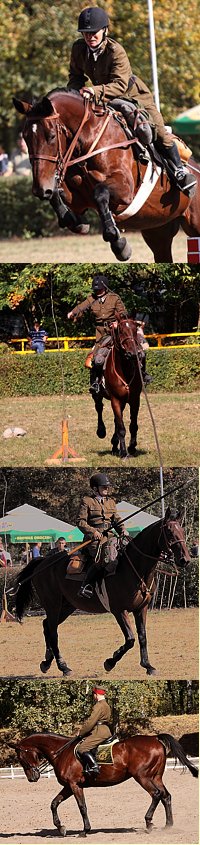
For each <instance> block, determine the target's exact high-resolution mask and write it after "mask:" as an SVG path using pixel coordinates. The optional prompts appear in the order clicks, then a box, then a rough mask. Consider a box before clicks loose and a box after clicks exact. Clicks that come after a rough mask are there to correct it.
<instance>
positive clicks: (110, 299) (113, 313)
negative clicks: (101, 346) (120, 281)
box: [71, 291, 127, 341]
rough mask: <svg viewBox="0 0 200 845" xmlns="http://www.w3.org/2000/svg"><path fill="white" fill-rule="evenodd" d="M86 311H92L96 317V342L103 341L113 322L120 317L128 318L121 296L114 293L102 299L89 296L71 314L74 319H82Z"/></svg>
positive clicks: (109, 293)
mask: <svg viewBox="0 0 200 845" xmlns="http://www.w3.org/2000/svg"><path fill="white" fill-rule="evenodd" d="M85 311H90V312H91V314H92V316H93V317H94V320H95V323H96V341H99V340H101V338H103V337H104V335H105V333H106V332H105V329H106V330H107V329H108V328H109V326H110V324H111V323H112V322H113V320H116V319H118V317H126V316H127V311H126V308H125V305H124V304H123V302H122V300H121V299H120V296H118V294H117V293H112V291H108V293H105V296H103V297H102V298H101V300H100V299H99V298H97V299H96V298H95V297H94V296H93V294H89V296H87V299H84V302H80V305H76V307H75V308H73V311H72V312H71V314H72V317H82V314H84V313H85Z"/></svg>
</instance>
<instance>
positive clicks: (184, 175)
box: [156, 142, 197, 194]
mask: <svg viewBox="0 0 200 845" xmlns="http://www.w3.org/2000/svg"><path fill="white" fill-rule="evenodd" d="M156 146H157V147H158V150H159V152H161V153H162V155H163V156H164V158H166V160H167V163H168V164H169V169H171V174H172V179H173V181H174V182H175V185H176V187H177V188H178V189H179V191H183V193H185V194H190V191H192V190H193V189H194V188H195V185H196V184H197V182H196V179H195V177H194V176H193V175H192V173H188V170H187V168H186V166H185V165H184V164H183V163H182V161H181V159H180V155H179V151H178V147H177V146H176V144H175V142H174V144H172V147H166V146H165V144H162V145H161V144H160V143H159V144H156Z"/></svg>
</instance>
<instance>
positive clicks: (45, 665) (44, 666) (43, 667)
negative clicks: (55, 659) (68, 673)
mask: <svg viewBox="0 0 200 845" xmlns="http://www.w3.org/2000/svg"><path fill="white" fill-rule="evenodd" d="M50 666H51V663H47V660H42V662H41V663H40V669H41V672H42V673H43V675H45V674H46V672H48V669H50Z"/></svg>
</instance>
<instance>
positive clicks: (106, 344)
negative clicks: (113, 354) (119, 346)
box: [93, 335, 112, 366]
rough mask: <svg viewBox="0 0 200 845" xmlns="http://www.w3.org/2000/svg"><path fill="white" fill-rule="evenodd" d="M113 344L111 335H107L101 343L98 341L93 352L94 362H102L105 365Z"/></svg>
mask: <svg viewBox="0 0 200 845" xmlns="http://www.w3.org/2000/svg"><path fill="white" fill-rule="evenodd" d="M111 346H112V338H111V335H107V336H106V337H105V338H104V340H103V341H101V343H96V345H95V347H94V352H93V362H94V364H101V366H103V365H104V363H105V361H106V358H107V357H108V352H109V349H111Z"/></svg>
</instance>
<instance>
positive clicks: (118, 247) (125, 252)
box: [111, 238, 132, 261]
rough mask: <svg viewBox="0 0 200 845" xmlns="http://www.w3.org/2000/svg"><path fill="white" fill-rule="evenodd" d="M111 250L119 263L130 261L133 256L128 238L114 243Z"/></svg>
mask: <svg viewBox="0 0 200 845" xmlns="http://www.w3.org/2000/svg"><path fill="white" fill-rule="evenodd" d="M111 249H112V251H113V252H114V255H115V256H116V258H118V261H128V260H129V258H130V257H131V255H132V249H131V247H130V246H129V244H128V242H127V240H126V238H119V239H118V240H117V241H116V242H112V243H111Z"/></svg>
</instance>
